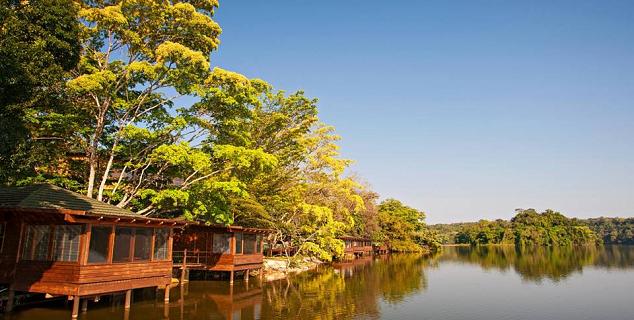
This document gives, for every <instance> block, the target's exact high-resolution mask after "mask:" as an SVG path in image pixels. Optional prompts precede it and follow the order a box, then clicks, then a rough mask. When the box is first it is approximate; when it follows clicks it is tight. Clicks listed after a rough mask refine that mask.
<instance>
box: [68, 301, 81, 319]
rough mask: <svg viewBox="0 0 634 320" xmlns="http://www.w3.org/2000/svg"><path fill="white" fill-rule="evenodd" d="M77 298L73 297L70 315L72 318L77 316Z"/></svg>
mask: <svg viewBox="0 0 634 320" xmlns="http://www.w3.org/2000/svg"><path fill="white" fill-rule="evenodd" d="M79 300H80V298H79V296H74V297H73V312H72V313H71V315H70V317H71V318H72V319H77V317H78V316H79Z"/></svg>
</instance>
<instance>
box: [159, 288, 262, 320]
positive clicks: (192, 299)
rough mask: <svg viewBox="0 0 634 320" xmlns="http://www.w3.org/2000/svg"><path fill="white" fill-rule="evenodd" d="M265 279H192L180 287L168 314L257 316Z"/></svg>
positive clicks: (247, 319) (230, 318)
mask: <svg viewBox="0 0 634 320" xmlns="http://www.w3.org/2000/svg"><path fill="white" fill-rule="evenodd" d="M262 285H263V283H262V282H261V281H252V282H251V283H249V282H246V281H241V282H238V283H236V284H235V285H230V284H229V283H227V282H224V281H223V282H220V281H211V282H205V281H191V282H189V283H188V284H185V285H184V286H181V287H180V290H174V291H175V292H179V295H178V296H177V297H176V298H175V299H172V301H173V302H171V303H170V304H169V310H166V311H167V312H166V313H165V314H164V318H169V319H206V318H209V317H210V316H212V318H214V319H216V318H218V319H227V320H238V319H240V320H255V319H260V318H261V314H262V292H263V290H262Z"/></svg>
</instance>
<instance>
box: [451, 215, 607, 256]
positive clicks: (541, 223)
mask: <svg viewBox="0 0 634 320" xmlns="http://www.w3.org/2000/svg"><path fill="white" fill-rule="evenodd" d="M600 242H601V241H600V239H599V238H598V237H597V235H596V234H595V233H594V232H593V231H592V230H590V229H589V228H588V227H587V226H583V225H581V224H579V223H577V222H576V221H575V220H572V219H568V218H566V217H565V216H564V215H562V214H561V213H559V212H555V211H553V210H546V211H545V212H542V213H537V212H536V211H535V210H534V209H527V210H523V209H518V210H517V214H516V215H515V217H513V219H511V221H510V222H508V221H504V220H496V221H486V220H481V221H479V222H478V223H474V224H467V225H462V226H461V227H460V231H458V232H457V233H456V234H455V243H463V244H471V245H480V244H515V245H517V246H522V247H524V246H571V245H594V244H597V243H600Z"/></svg>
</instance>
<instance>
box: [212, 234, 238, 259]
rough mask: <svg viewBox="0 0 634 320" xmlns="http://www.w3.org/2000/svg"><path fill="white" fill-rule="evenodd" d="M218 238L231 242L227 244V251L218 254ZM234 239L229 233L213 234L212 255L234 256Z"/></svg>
mask: <svg viewBox="0 0 634 320" xmlns="http://www.w3.org/2000/svg"><path fill="white" fill-rule="evenodd" d="M216 236H222V237H223V238H222V240H225V239H226V240H229V241H228V242H229V243H228V244H227V249H225V250H223V251H221V252H216V247H215V246H216ZM225 237H226V238H225ZM232 239H233V235H232V234H231V233H229V232H214V233H212V239H211V240H212V244H211V253H212V254H232V251H233V248H232V247H233V246H232V243H233V242H234V240H232Z"/></svg>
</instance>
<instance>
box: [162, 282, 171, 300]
mask: <svg viewBox="0 0 634 320" xmlns="http://www.w3.org/2000/svg"><path fill="white" fill-rule="evenodd" d="M163 302H165V304H168V303H170V285H169V284H168V285H166V286H165V297H164V298H163Z"/></svg>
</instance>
